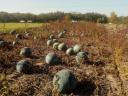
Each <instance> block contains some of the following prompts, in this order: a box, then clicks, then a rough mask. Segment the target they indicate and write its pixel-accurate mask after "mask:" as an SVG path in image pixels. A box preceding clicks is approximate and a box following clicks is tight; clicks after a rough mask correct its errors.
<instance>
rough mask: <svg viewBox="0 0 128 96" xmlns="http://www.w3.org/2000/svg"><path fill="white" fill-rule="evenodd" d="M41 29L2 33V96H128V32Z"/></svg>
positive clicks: (86, 26)
mask: <svg viewBox="0 0 128 96" xmlns="http://www.w3.org/2000/svg"><path fill="white" fill-rule="evenodd" d="M41 25H42V24H36V23H35V24H29V25H28V26H29V28H28V29H27V31H25V32H24V31H23V30H18V31H14V32H8V33H3V34H2V32H1V34H0V73H1V74H0V96H128V27H127V26H122V28H118V27H119V26H116V27H111V26H109V25H103V24H97V23H91V22H88V23H87V22H69V21H66V20H63V21H61V22H60V21H59V22H58V21H56V22H51V23H49V24H44V25H43V26H41ZM0 26H2V24H0ZM38 26H39V27H38ZM106 26H107V27H106ZM33 27H35V28H33ZM17 28H24V24H16V26H15V24H14V23H13V24H12V23H10V24H7V29H17ZM115 29H116V30H115ZM2 41H3V42H2Z"/></svg>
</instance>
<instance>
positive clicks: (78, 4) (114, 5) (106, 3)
mask: <svg viewBox="0 0 128 96" xmlns="http://www.w3.org/2000/svg"><path fill="white" fill-rule="evenodd" d="M0 1H1V3H0V12H1V11H2V12H8V13H32V14H41V13H49V12H57V11H59V12H64V13H72V12H76V13H77V12H78V13H88V12H89V13H90V12H94V13H100V14H105V15H107V16H110V13H111V12H113V11H114V12H115V13H116V14H117V15H118V16H128V13H126V12H125V11H124V10H128V7H127V5H128V1H126V0H122V1H113V0H95V1H93V2H92V1H87V0H84V1H82V0H75V1H74V0H70V1H68V0H65V1H62V0H61V1H60V0H54V1H50V0H47V1H45V0H38V1H37V0H28V1H25V0H22V1H21V0H11V1H8V0H0ZM6 5H7V6H6Z"/></svg>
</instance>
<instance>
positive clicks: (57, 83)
mask: <svg viewBox="0 0 128 96" xmlns="http://www.w3.org/2000/svg"><path fill="white" fill-rule="evenodd" d="M76 85H77V79H76V77H75V75H74V74H73V73H72V71H70V70H69V69H63V70H61V71H59V72H57V73H56V74H55V76H54V78H53V86H54V88H56V90H57V91H58V92H59V93H64V94H65V93H67V92H71V91H73V90H74V89H75V88H76Z"/></svg>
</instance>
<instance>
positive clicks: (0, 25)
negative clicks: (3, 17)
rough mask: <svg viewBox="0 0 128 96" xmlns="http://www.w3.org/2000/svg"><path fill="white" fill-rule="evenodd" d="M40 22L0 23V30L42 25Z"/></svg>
mask: <svg viewBox="0 0 128 96" xmlns="http://www.w3.org/2000/svg"><path fill="white" fill-rule="evenodd" d="M42 25H43V24H42V23H0V31H3V30H5V31H8V30H13V29H24V28H31V27H39V26H42Z"/></svg>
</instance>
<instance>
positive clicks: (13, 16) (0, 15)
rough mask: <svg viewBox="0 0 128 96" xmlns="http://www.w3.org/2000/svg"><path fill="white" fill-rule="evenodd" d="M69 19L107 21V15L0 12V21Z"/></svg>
mask: <svg viewBox="0 0 128 96" xmlns="http://www.w3.org/2000/svg"><path fill="white" fill-rule="evenodd" d="M65 18H67V19H69V20H72V21H91V22H100V23H107V22H108V17H107V16H106V15H104V14H99V13H85V14H82V13H64V12H54V13H42V14H39V15H35V14H32V13H7V12H0V22H20V21H21V20H24V21H27V20H31V21H32V22H51V21H56V20H63V19H65Z"/></svg>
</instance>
